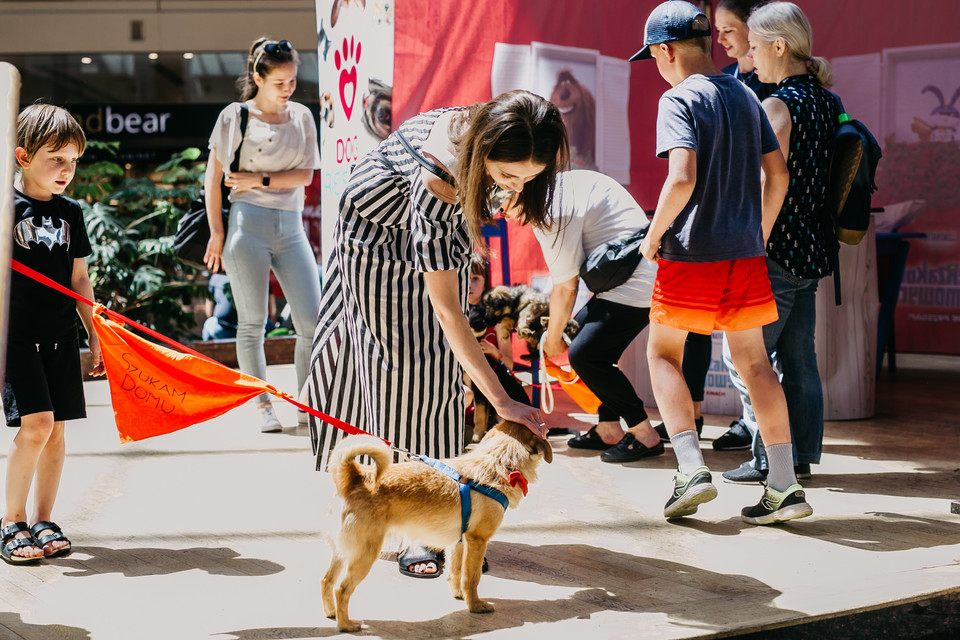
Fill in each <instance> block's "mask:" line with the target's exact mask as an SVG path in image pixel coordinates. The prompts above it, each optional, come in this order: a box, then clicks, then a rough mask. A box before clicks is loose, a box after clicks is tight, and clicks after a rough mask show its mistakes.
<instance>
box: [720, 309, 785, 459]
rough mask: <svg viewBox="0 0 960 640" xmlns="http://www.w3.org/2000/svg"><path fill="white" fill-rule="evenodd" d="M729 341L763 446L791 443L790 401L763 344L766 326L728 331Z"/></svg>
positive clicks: (731, 353) (732, 357) (731, 356)
mask: <svg viewBox="0 0 960 640" xmlns="http://www.w3.org/2000/svg"><path fill="white" fill-rule="evenodd" d="M727 342H728V344H729V345H730V358H731V360H733V365H734V366H735V367H736V369H737V374H738V375H739V376H740V378H741V379H742V380H743V382H744V384H745V385H746V387H747V393H749V394H750V403H751V404H752V405H753V412H754V415H755V416H756V418H757V427H758V428H759V429H760V436H761V437H762V438H763V444H764V446H771V445H775V444H784V443H789V442H790V417H789V414H788V413H787V401H786V398H785V397H784V395H783V388H782V387H781V386H780V381H779V380H778V379H777V374H776V373H775V372H774V371H773V367H772V366H771V364H770V358H769V357H768V356H767V350H766V348H765V347H764V345H763V330H762V329H761V328H759V327H758V328H756V329H746V330H744V331H728V332H727Z"/></svg>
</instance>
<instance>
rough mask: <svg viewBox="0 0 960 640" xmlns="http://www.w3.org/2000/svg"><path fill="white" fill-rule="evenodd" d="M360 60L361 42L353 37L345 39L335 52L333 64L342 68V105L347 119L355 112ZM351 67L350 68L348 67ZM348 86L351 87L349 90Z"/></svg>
mask: <svg viewBox="0 0 960 640" xmlns="http://www.w3.org/2000/svg"><path fill="white" fill-rule="evenodd" d="M358 62H360V43H359V42H357V43H356V44H354V41H353V37H352V36H351V37H350V41H349V42H347V39H346V38H344V39H343V44H342V45H341V46H340V49H337V51H336V53H334V54H333V64H334V65H335V66H336V67H337V69H339V70H340V105H341V106H342V107H343V112H344V113H345V114H347V120H349V119H350V114H351V113H353V105H354V103H355V102H356V100H357V63H358ZM347 67H349V69H348V68H347ZM347 87H350V89H349V90H348V89H347ZM348 92H349V97H350V102H349V104H347V95H348Z"/></svg>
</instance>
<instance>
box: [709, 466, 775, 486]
mask: <svg viewBox="0 0 960 640" xmlns="http://www.w3.org/2000/svg"><path fill="white" fill-rule="evenodd" d="M720 475H721V477H722V478H723V481H724V482H729V483H730V484H757V483H758V482H760V483H762V482H763V481H764V480H766V479H767V470H766V469H755V468H754V466H753V462H744V463H743V464H741V465H740V466H739V467H737V468H736V469H731V470H730V471H724V472H723V473H722V474H720Z"/></svg>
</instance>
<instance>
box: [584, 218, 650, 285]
mask: <svg viewBox="0 0 960 640" xmlns="http://www.w3.org/2000/svg"><path fill="white" fill-rule="evenodd" d="M648 228H649V227H644V228H643V229H640V230H639V231H637V232H636V233H634V234H633V235H630V236H627V237H626V238H621V239H620V240H614V241H613V242H608V243H606V244H602V245H600V246H599V247H597V248H596V249H594V250H593V251H591V252H590V255H588V256H587V259H586V260H584V261H583V264H582V265H580V279H581V280H583V284H585V285H587V288H588V289H590V291H592V292H593V293H603V292H604V291H609V290H610V289H613V288H614V287H619V286H620V285H622V284H623V283H624V282H626V281H627V280H629V279H630V276H632V275H633V272H634V271H636V270H637V267H638V266H640V260H641V259H642V258H643V256H642V255H641V254H640V243H641V242H643V238H644V237H645V236H646V235H647V229H648Z"/></svg>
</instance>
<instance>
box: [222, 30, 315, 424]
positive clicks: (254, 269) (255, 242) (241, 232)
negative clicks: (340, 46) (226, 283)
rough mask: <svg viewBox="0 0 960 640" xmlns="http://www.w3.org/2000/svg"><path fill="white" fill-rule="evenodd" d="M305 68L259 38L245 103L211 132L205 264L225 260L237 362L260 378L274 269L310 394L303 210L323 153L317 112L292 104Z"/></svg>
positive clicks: (311, 322)
mask: <svg viewBox="0 0 960 640" xmlns="http://www.w3.org/2000/svg"><path fill="white" fill-rule="evenodd" d="M299 64H300V59H299V57H298V55H297V52H296V50H295V49H294V48H293V47H292V46H291V45H290V43H289V42H287V41H286V40H280V41H279V42H277V41H275V40H268V39H266V38H260V39H259V40H257V41H255V42H254V43H253V46H252V47H251V48H250V55H249V56H248V58H247V71H246V73H245V74H244V75H243V76H241V77H240V79H239V81H238V84H239V85H240V100H241V102H234V103H232V104H230V105H228V106H227V107H226V108H225V109H224V110H223V111H221V112H220V117H219V118H218V119H217V124H216V126H215V127H214V128H213V133H211V134H210V160H209V162H208V163H207V173H206V176H205V178H204V189H205V192H206V204H207V216H208V218H207V219H208V221H209V223H210V242H209V244H208V245H207V252H206V255H205V256H204V260H205V262H206V264H207V267H208V268H209V269H210V270H211V271H213V272H216V271H217V270H219V268H220V264H221V261H222V263H223V267H224V269H225V270H226V272H227V276H229V278H230V282H231V286H232V289H233V297H234V303H235V305H236V308H237V316H238V320H239V322H238V326H237V361H238V362H239V364H240V370H241V371H243V372H244V373H247V374H249V375H252V376H255V377H257V378H260V379H261V380H262V379H264V378H265V377H266V374H267V363H266V357H265V355H264V351H263V338H264V336H263V327H264V324H265V323H266V321H267V305H268V298H269V296H268V287H269V282H270V269H271V268H272V269H273V271H274V273H275V274H276V275H277V280H279V282H280V286H281V287H282V288H283V292H284V295H285V297H286V299H287V301H288V302H289V303H290V306H291V309H292V311H293V325H294V329H295V330H296V334H297V345H296V351H295V355H294V362H295V366H296V370H297V384H298V386H300V387H302V386H303V384H304V382H305V381H306V379H307V368H308V365H309V361H310V347H311V344H312V340H313V332H314V329H316V325H317V310H318V309H319V307H320V279H319V276H318V274H317V263H316V258H315V256H314V254H313V250H312V249H311V248H310V243H309V241H308V240H307V236H306V232H305V231H304V228H303V219H302V212H303V201H304V187H305V186H306V185H308V184H310V182H311V180H312V179H313V171H314V169H319V168H320V149H319V147H318V145H317V127H316V123H315V122H314V119H313V115H312V114H311V113H310V110H309V109H307V108H306V107H305V106H303V105H301V104H299V103H296V102H291V101H290V96H291V95H292V94H293V91H294V89H295V88H296V86H297V67H298V65H299ZM241 103H242V104H241ZM242 105H245V106H246V107H247V109H248V110H249V119H248V124H247V128H246V132H245V134H244V135H243V139H242V144H241V135H240V130H239V124H238V123H239V119H240V112H241V107H242ZM234 153H239V154H240V167H239V171H236V172H234V173H229V174H228V175H226V177H225V180H224V184H226V185H227V186H228V187H229V188H230V190H231V194H230V203H231V204H230V216H229V225H228V230H227V232H226V235H225V234H224V228H223V221H222V219H221V216H220V214H219V211H220V205H221V202H220V199H221V195H220V187H219V185H220V179H221V176H223V175H224V168H225V167H226V168H227V169H228V170H229V167H230V163H231V161H232V159H233V157H234ZM258 400H259V401H260V405H259V406H260V413H261V427H260V430H261V431H263V432H264V433H269V432H277V431H280V430H281V428H282V426H281V424H280V421H279V420H278V419H277V416H276V413H275V412H274V410H273V405H272V404H271V403H270V396H269V395H267V394H263V395H261V396H260V397H259V398H258Z"/></svg>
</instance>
